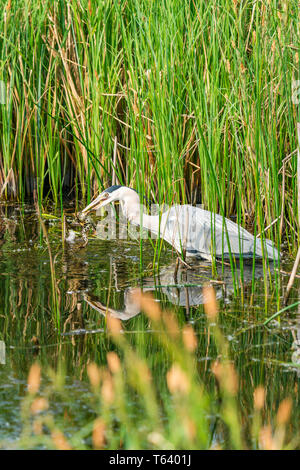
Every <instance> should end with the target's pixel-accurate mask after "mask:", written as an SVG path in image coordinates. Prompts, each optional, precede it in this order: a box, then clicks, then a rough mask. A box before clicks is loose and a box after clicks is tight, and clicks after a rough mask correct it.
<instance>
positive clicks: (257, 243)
mask: <svg viewBox="0 0 300 470" xmlns="http://www.w3.org/2000/svg"><path fill="white" fill-rule="evenodd" d="M117 200H119V201H120V203H121V208H122V211H123V214H124V216H125V217H127V218H128V219H129V221H130V222H131V223H133V224H135V225H142V226H143V228H146V229H148V230H150V231H151V232H152V233H154V234H155V235H159V236H160V237H161V238H163V239H164V240H166V241H167V242H168V243H170V244H171V245H172V246H173V247H174V248H175V249H176V250H177V251H178V252H179V253H180V252H182V251H183V250H184V251H185V252H186V255H187V256H200V257H202V258H205V259H208V260H211V258H212V256H214V257H222V256H223V257H224V258H228V257H230V253H231V255H234V256H236V257H243V258H252V257H253V256H255V257H259V258H261V257H262V256H263V253H265V255H267V256H268V257H269V258H270V259H273V260H277V259H278V257H279V253H278V250H277V249H276V248H275V246H274V244H273V242H272V241H270V240H266V239H265V240H263V239H261V238H259V237H254V236H253V235H252V234H251V233H250V232H248V231H247V230H245V229H244V228H242V227H241V226H240V225H238V224H236V223H235V222H233V221H231V220H229V219H227V218H225V217H222V216H221V215H219V214H214V213H212V212H209V211H207V210H204V209H201V208H199V207H194V206H191V205H187V204H184V205H174V206H172V207H170V208H169V209H167V210H166V211H165V212H164V213H163V214H161V215H148V214H145V213H143V211H141V207H142V206H141V204H140V198H139V195H138V194H137V192H136V191H135V190H133V189H131V188H127V187H126V186H114V187H111V188H108V189H107V190H106V191H103V192H102V193H101V194H100V195H99V196H98V197H97V198H96V199H95V201H93V202H92V203H91V204H89V205H88V206H87V207H86V208H85V209H84V210H83V213H86V212H88V211H89V210H92V209H97V208H98V207H103V206H104V205H106V204H108V203H110V202H114V201H117Z"/></svg>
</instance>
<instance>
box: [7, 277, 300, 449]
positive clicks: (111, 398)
mask: <svg viewBox="0 0 300 470" xmlns="http://www.w3.org/2000/svg"><path fill="white" fill-rule="evenodd" d="M203 294H204V299H205V303H204V308H205V312H206V318H207V330H206V331H207V335H208V336H209V338H210V341H211V342H214V343H215V346H216V348H217V351H218V356H217V359H216V360H215V361H214V363H213V364H212V372H213V375H214V377H215V387H214V388H213V390H214V391H212V390H211V389H210V391H208V390H207V387H206V384H205V381H204V380H203V379H202V378H201V376H199V373H198V371H197V356H196V351H197V346H198V341H197V337H196V335H195V332H194V329H193V327H192V325H191V324H186V325H185V326H184V327H183V328H180V327H179V324H178V323H177V320H176V317H175V315H174V314H173V313H172V312H170V311H166V310H165V311H162V310H161V309H160V306H159V304H158V303H157V302H156V301H155V300H154V299H153V297H152V296H151V295H150V294H141V293H140V292H138V291H137V293H136V297H135V301H136V303H138V305H139V306H140V307H141V309H142V310H143V311H144V312H145V313H146V315H147V317H148V319H149V322H151V325H152V328H153V336H154V338H155V341H156V342H157V343H158V345H159V347H160V348H161V349H163V350H164V352H165V354H166V357H168V358H169V359H170V364H171V366H170V367H169V369H168V370H167V373H166V375H165V379H164V384H163V385H162V384H158V383H155V381H154V378H153V376H152V373H151V365H150V364H149V361H148V360H147V359H145V358H144V357H141V354H140V353H139V352H138V351H137V349H136V348H134V347H132V345H130V344H129V342H128V341H127V339H126V335H124V334H123V332H122V325H121V322H120V320H118V319H116V318H112V317H110V316H108V315H107V334H108V335H109V336H110V337H111V339H112V341H113V344H114V345H115V349H112V350H111V351H109V352H108V353H107V356H106V358H107V365H106V366H103V367H101V368H100V367H99V366H98V365H96V363H94V362H88V363H87V364H86V373H87V376H88V380H89V383H90V389H91V395H89V398H88V400H89V403H88V405H89V406H90V407H91V408H92V409H93V414H94V417H93V418H92V419H91V420H90V421H89V422H87V423H86V424H85V425H84V426H83V427H82V428H81V429H79V430H77V431H75V432H73V433H72V432H70V431H66V429H65V425H66V424H67V420H68V415H67V414H65V415H64V416H59V415H58V414H57V413H56V414H55V413H53V412H52V411H51V406H52V401H56V400H57V399H59V396H60V395H66V394H67V391H66V390H65V377H64V371H63V369H62V370H59V368H58V370H57V371H54V370H53V369H51V370H50V369H48V370H41V367H40V365H39V363H38V362H34V363H33V365H32V366H31V369H30V372H29V376H28V384H27V394H26V395H25V397H24V398H23V399H22V402H21V409H20V413H21V418H22V431H21V433H20V436H19V438H18V439H17V440H16V441H15V442H14V443H11V442H10V443H6V442H2V443H0V446H1V447H2V448H7V447H8V448H18V449H35V448H42V449H61V450H63V449H89V448H93V449H163V450H167V449H175V450H178V449H184V450H189V449H266V450H275V449H294V448H299V445H300V434H299V433H298V434H296V435H295V434H293V435H292V436H291V435H290V433H289V432H288V429H289V420H290V417H291V414H292V411H293V410H292V406H293V405H292V400H291V399H290V398H289V397H286V399H284V400H282V401H281V403H279V405H278V406H277V410H276V412H275V414H274V415H273V416H274V419H273V418H272V421H271V420H270V418H269V414H268V413H267V412H266V411H267V410H266V390H265V389H264V388H263V386H258V387H256V388H255V389H254V390H253V411H252V414H250V417H249V419H248V420H246V421H245V417H244V416H243V405H242V403H241V402H240V401H239V399H238V390H239V388H241V387H243V383H245V382H243V377H239V376H238V374H237V371H236V370H235V367H234V365H233V364H234V361H233V358H232V357H231V355H230V351H229V347H228V342H227V340H226V339H225V337H224V335H223V334H222V332H221V329H220V327H219V325H218V305H217V301H216V297H215V291H214V289H213V287H211V286H209V285H206V286H204V288H203ZM132 393H134V394H135V404H134V409H133V407H132V403H131V400H130V398H129V396H130V395H132ZM213 415H214V416H217V420H215V419H212V418H211V417H212V416H213Z"/></svg>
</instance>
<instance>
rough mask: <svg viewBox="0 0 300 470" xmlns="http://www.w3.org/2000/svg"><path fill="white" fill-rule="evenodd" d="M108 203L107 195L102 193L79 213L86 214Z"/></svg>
mask: <svg viewBox="0 0 300 470" xmlns="http://www.w3.org/2000/svg"><path fill="white" fill-rule="evenodd" d="M108 203H109V194H108V193H106V192H103V193H101V194H99V196H98V197H96V199H94V201H92V202H91V203H90V204H89V205H88V206H86V207H85V208H84V209H83V211H81V214H87V213H88V212H90V211H93V210H96V209H99V208H100V207H103V206H106V204H108Z"/></svg>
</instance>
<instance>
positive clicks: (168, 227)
mask: <svg viewBox="0 0 300 470" xmlns="http://www.w3.org/2000/svg"><path fill="white" fill-rule="evenodd" d="M162 221H163V223H162V228H163V229H164V231H163V232H162V231H161V235H162V236H163V238H164V239H165V240H166V241H168V242H169V243H170V244H171V245H173V246H174V247H175V248H176V249H177V250H178V251H181V249H185V250H186V252H187V253H188V254H190V255H201V256H203V257H204V258H210V257H211V256H212V255H213V256H219V257H220V256H229V255H230V253H231V254H235V255H241V256H243V257H247V256H253V254H254V253H255V255H256V256H262V253H263V251H262V241H261V239H259V238H256V239H255V237H254V236H253V235H252V234H251V233H249V232H248V231H247V230H245V229H244V228H243V227H241V226H239V225H238V224H236V223H235V222H233V221H231V220H229V219H227V218H224V217H222V216H221V215H219V214H214V213H212V212H209V211H206V210H204V209H200V208H199V207H194V206H190V205H182V206H179V205H176V206H172V207H171V208H170V209H169V210H168V211H167V212H166V213H164V214H163V215H162ZM264 243H265V250H266V251H267V253H268V255H269V256H270V257H274V258H276V257H277V256H278V253H277V250H276V248H274V245H273V243H272V242H271V241H270V240H265V241H264Z"/></svg>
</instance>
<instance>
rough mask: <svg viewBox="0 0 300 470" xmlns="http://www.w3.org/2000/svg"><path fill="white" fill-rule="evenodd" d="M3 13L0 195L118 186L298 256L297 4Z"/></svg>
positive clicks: (49, 6)
mask: <svg viewBox="0 0 300 470" xmlns="http://www.w3.org/2000/svg"><path fill="white" fill-rule="evenodd" d="M0 5H1V15H0V24H1V31H3V34H2V35H1V38H0V44H1V49H0V50H1V63H0V80H1V84H2V85H3V84H4V85H3V86H2V87H1V91H2V95H3V94H4V95H3V96H2V99H1V103H2V104H1V105H0V127H1V133H0V139H1V144H0V149H1V150H0V185H1V196H2V197H5V198H18V199H24V198H25V196H26V195H33V194H35V195H36V198H37V199H38V201H39V203H40V204H41V202H42V201H44V200H45V199H46V198H47V197H48V196H49V197H50V198H52V199H53V200H54V201H55V202H56V203H57V204H60V205H61V208H62V204H63V198H64V196H65V195H66V194H70V193H71V194H72V195H73V196H75V198H76V201H77V205H80V206H81V207H83V206H84V204H86V202H89V201H90V198H91V197H92V196H93V195H94V194H95V193H96V192H97V191H99V190H101V189H102V188H103V187H107V186H109V185H110V184H115V183H120V184H125V185H127V186H133V187H135V188H136V189H137V190H138V191H139V192H140V193H141V195H143V194H145V195H146V196H147V197H148V199H150V200H153V201H156V202H159V203H162V202H166V203H167V204H173V203H174V202H188V203H195V202H197V203H201V204H203V205H204V207H205V208H206V209H209V210H213V211H216V212H218V213H224V215H226V216H234V217H235V218H236V221H237V222H238V223H239V224H241V225H243V226H246V228H249V229H250V230H251V231H252V232H253V233H254V234H263V233H264V230H265V229H266V233H265V235H266V237H267V238H272V239H273V240H276V243H277V244H278V246H279V244H280V243H281V242H282V240H283V237H284V239H285V241H286V248H287V249H288V250H291V251H293V250H294V249H295V245H296V243H295V242H296V229H297V228H298V227H297V222H296V220H295V217H294V214H295V213H296V212H297V201H296V198H295V197H294V195H295V192H296V181H295V178H294V175H295V171H296V154H295V150H296V146H297V141H296V131H295V129H296V121H297V108H296V104H297V98H298V95H297V88H293V83H294V82H295V80H296V79H297V75H298V68H299V57H298V47H299V43H298V42H297V41H298V37H299V35H298V2H297V1H296V0H292V1H290V2H283V3H282V2H279V1H277V0H272V1H270V2H267V3H265V2H253V1H252V0H247V1H244V2H242V3H239V2H225V1H224V0H218V1H214V2H210V3H209V4H208V3H207V2H205V1H204V0H190V1H186V2H180V1H176V2H168V1H164V2H159V3H158V2H149V1H148V0H143V1H138V0H129V1H127V2H126V3H125V4H122V3H120V2H115V1H112V0H111V1H107V2H98V1H97V2H96V1H93V0H92V1H91V0H80V1H78V2H75V1H69V2H63V1H61V0H58V1H56V2H51V1H45V2H44V3H43V7H41V6H40V5H39V4H37V3H36V2H34V1H30V2H28V1H25V0H20V1H19V2H11V1H8V2H7V1H6V0H2V1H1V2H0ZM158 32H159V34H158ZM295 83H296V82H295ZM82 199H83V201H82ZM267 227H268V228H267Z"/></svg>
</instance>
